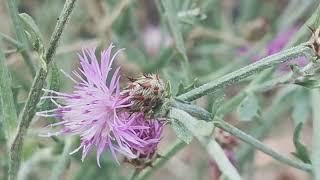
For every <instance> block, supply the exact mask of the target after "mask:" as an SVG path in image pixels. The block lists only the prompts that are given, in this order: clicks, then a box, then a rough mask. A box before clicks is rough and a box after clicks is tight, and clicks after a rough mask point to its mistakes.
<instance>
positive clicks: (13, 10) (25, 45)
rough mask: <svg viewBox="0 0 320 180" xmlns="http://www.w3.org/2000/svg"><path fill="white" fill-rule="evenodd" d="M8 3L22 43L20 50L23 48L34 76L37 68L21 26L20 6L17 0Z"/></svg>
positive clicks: (10, 0) (23, 54)
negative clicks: (18, 6)
mask: <svg viewBox="0 0 320 180" xmlns="http://www.w3.org/2000/svg"><path fill="white" fill-rule="evenodd" d="M7 4H8V11H9V14H10V16H11V19H12V23H13V26H14V29H15V31H16V34H17V39H18V41H19V43H21V46H19V47H18V48H19V50H21V51H20V53H21V55H22V57H23V59H24V60H25V62H26V64H27V66H28V68H29V69H30V72H31V74H32V76H35V74H36V69H35V67H34V65H33V63H32V58H31V55H30V54H29V52H28V51H29V47H28V41H27V38H26V36H25V34H24V31H23V29H22V27H21V24H20V22H19V17H18V8H17V4H16V0H7Z"/></svg>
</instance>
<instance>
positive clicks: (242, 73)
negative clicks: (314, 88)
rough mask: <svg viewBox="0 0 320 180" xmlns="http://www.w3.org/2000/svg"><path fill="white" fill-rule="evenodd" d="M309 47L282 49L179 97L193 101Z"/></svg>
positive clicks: (297, 54) (282, 61)
mask: <svg viewBox="0 0 320 180" xmlns="http://www.w3.org/2000/svg"><path fill="white" fill-rule="evenodd" d="M308 50H309V48H308V47H306V46H305V45H304V44H301V45H299V46H296V47H293V48H290V49H287V50H284V51H281V52H279V53H276V54H274V55H271V56H268V57H266V58H263V59H261V60H259V61H257V62H255V63H252V64H250V65H248V66H245V67H243V68H241V69H239V70H237V71H234V72H232V73H229V74H226V75H225V76H222V77H221V78H218V79H217V80H215V81H211V82H209V83H206V84H204V85H202V86H200V87H198V88H195V89H192V90H191V91H189V92H187V93H185V94H182V95H180V96H178V98H179V99H181V100H185V101H193V100H195V99H198V98H200V97H202V96H204V95H207V94H209V93H213V92H215V91H217V90H219V89H222V88H225V87H227V86H230V85H233V84H235V83H237V82H239V81H241V80H243V79H245V78H247V77H249V76H251V75H253V74H257V73H259V72H261V71H263V70H265V69H268V68H270V67H273V66H276V65H278V64H281V63H284V62H287V61H290V60H292V59H295V58H297V57H299V56H303V54H304V53H306V52H308Z"/></svg>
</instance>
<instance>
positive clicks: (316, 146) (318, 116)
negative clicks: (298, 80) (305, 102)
mask: <svg viewBox="0 0 320 180" xmlns="http://www.w3.org/2000/svg"><path fill="white" fill-rule="evenodd" d="M311 97H312V99H311V101H312V115H313V136H312V139H313V143H312V147H313V148H312V149H313V150H312V172H313V176H314V177H313V178H314V180H320V141H319V140H320V131H319V129H320V111H319V104H320V92H319V89H314V90H312V94H311Z"/></svg>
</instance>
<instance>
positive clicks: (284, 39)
mask: <svg viewBox="0 0 320 180" xmlns="http://www.w3.org/2000/svg"><path fill="white" fill-rule="evenodd" d="M298 30H299V28H298V26H294V27H290V28H288V29H286V30H284V31H281V32H279V33H278V34H277V35H276V37H274V38H273V39H272V40H271V41H270V42H269V43H268V44H267V46H266V50H265V51H266V56H270V55H272V54H275V53H278V52H280V51H281V50H282V49H283V48H284V47H285V46H286V44H287V43H288V42H289V41H290V39H291V38H292V36H293V35H294V34H295V33H296V32H297V31H298ZM248 52H249V48H248V47H241V48H239V49H238V53H239V54H240V55H245V54H246V53H248ZM261 58H263V56H261V55H253V56H251V59H252V60H253V61H257V60H259V59H261ZM290 63H296V64H298V65H299V66H300V67H303V66H305V65H306V64H308V60H307V58H306V57H305V56H301V57H298V58H297V59H295V60H294V61H291V62H290ZM280 70H281V71H288V70H290V69H289V67H288V63H285V64H283V65H282V66H280Z"/></svg>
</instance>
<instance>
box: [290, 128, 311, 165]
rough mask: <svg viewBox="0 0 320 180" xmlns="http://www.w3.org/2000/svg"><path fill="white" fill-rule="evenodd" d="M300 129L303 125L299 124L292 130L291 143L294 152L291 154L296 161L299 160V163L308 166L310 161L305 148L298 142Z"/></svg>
mask: <svg viewBox="0 0 320 180" xmlns="http://www.w3.org/2000/svg"><path fill="white" fill-rule="evenodd" d="M302 127H303V123H302V122H300V123H299V124H298V125H297V126H296V128H295V130H294V134H293V143H294V146H295V147H296V152H294V153H292V154H293V155H294V156H295V157H297V158H298V159H300V160H301V161H303V162H304V163H309V164H310V163H311V160H310V157H309V154H308V150H307V148H306V146H305V145H303V144H302V143H301V142H300V134H301V130H302Z"/></svg>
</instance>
